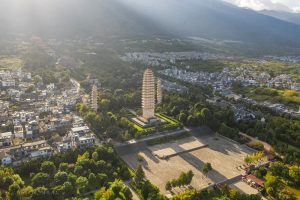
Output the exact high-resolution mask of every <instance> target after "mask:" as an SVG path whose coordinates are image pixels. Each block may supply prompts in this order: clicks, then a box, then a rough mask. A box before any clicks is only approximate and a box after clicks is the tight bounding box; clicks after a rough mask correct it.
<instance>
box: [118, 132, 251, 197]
mask: <svg viewBox="0 0 300 200" xmlns="http://www.w3.org/2000/svg"><path fill="white" fill-rule="evenodd" d="M204 145H208V146H204ZM200 146H201V148H200V149H197V148H194V147H200ZM190 149H191V150H190ZM193 149H195V150H193ZM189 150H190V151H189ZM180 152H182V153H180ZM174 153H180V154H178V155H175V156H171V157H169V158H168V159H160V158H159V157H160V156H161V157H163V155H169V154H174ZM250 153H253V151H252V150H250V149H249V148H247V147H246V146H244V145H240V144H237V143H234V142H232V141H230V140H228V139H226V138H223V137H220V136H216V135H214V134H203V135H200V136H198V137H194V136H191V137H188V138H184V139H181V140H177V141H176V142H169V143H165V144H160V145H155V146H151V147H147V148H145V149H142V150H141V151H139V152H135V153H130V154H125V155H122V158H123V159H124V161H125V162H126V163H127V164H128V165H129V166H130V167H132V168H134V169H135V168H137V166H138V165H139V164H141V165H142V166H143V169H144V171H145V174H146V177H147V179H149V180H150V181H151V182H152V183H153V184H155V185H156V186H157V187H159V189H160V190H161V192H162V193H164V194H167V193H168V192H167V191H166V190H165V184H166V183H167V181H169V180H172V179H174V178H178V176H179V175H180V173H181V172H187V171H188V170H192V171H193V173H194V174H195V175H194V178H193V181H192V183H191V185H192V186H193V187H194V188H196V189H203V188H205V187H207V186H209V185H211V184H214V183H219V182H222V181H225V180H227V179H230V178H233V177H236V176H239V175H240V174H241V173H242V171H240V169H238V168H237V167H238V166H240V165H243V164H245V163H244V157H245V156H246V155H247V154H250ZM155 155H156V156H155ZM159 155H160V156H159ZM207 162H209V163H211V165H212V167H213V171H211V172H209V173H208V174H207V175H206V176H205V175H204V174H203V173H202V168H203V165H204V163H207Z"/></svg>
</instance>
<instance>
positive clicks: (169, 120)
mask: <svg viewBox="0 0 300 200" xmlns="http://www.w3.org/2000/svg"><path fill="white" fill-rule="evenodd" d="M155 115H156V116H157V117H159V118H161V119H163V120H165V121H166V122H168V123H170V124H172V125H180V122H179V121H177V120H175V119H173V118H171V117H169V116H167V115H164V114H155Z"/></svg>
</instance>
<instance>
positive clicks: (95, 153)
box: [92, 151, 99, 161]
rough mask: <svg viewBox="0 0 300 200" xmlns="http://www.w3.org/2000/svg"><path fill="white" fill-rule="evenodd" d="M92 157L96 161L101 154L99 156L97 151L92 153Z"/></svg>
mask: <svg viewBox="0 0 300 200" xmlns="http://www.w3.org/2000/svg"><path fill="white" fill-rule="evenodd" d="M92 158H93V160H94V161H98V158H99V156H98V153H97V152H96V151H95V152H94V153H93V154H92Z"/></svg>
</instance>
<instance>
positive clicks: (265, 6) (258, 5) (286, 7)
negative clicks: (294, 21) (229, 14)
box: [225, 0, 300, 12]
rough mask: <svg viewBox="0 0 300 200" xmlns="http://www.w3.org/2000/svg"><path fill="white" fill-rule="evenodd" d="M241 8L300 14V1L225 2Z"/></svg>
mask: <svg viewBox="0 0 300 200" xmlns="http://www.w3.org/2000/svg"><path fill="white" fill-rule="evenodd" d="M225 1H227V2H229V3H233V4H235V5H237V6H240V7H246V8H251V9H254V10H280V11H286V12H300V1H299V0H225Z"/></svg>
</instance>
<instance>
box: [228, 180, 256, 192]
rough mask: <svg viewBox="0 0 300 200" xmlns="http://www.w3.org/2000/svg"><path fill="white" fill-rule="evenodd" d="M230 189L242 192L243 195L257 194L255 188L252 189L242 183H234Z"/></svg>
mask: <svg viewBox="0 0 300 200" xmlns="http://www.w3.org/2000/svg"><path fill="white" fill-rule="evenodd" d="M230 187H232V188H235V189H237V190H239V191H240V192H243V193H245V194H249V195H250V194H258V193H259V192H258V190H256V189H255V188H252V187H251V186H250V185H248V184H247V183H245V182H244V181H239V182H237V183H234V184H232V185H230Z"/></svg>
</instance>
